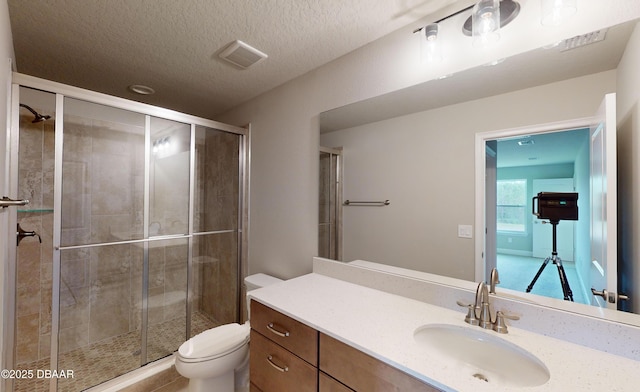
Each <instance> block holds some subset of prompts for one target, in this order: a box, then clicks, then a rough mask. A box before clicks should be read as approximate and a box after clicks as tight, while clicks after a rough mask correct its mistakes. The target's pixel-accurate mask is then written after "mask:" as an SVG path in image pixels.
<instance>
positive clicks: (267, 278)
mask: <svg viewBox="0 0 640 392" xmlns="http://www.w3.org/2000/svg"><path fill="white" fill-rule="evenodd" d="M278 282H282V279H278V278H276V277H273V276H271V275H267V274H254V275H249V276H247V277H246V278H244V285H245V286H246V288H247V293H248V292H249V291H251V290H255V289H259V288H261V287H266V286H270V285H272V284H275V283H278ZM246 301H247V313H248V315H249V317H250V314H251V310H250V307H251V301H250V300H249V296H247V297H246Z"/></svg>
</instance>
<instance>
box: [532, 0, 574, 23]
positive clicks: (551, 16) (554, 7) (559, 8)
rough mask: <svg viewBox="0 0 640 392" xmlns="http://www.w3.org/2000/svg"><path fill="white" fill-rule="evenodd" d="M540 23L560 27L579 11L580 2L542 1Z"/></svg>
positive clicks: (562, 0)
mask: <svg viewBox="0 0 640 392" xmlns="http://www.w3.org/2000/svg"><path fill="white" fill-rule="evenodd" d="M540 6H541V16H540V23H542V24H543V25H545V26H559V25H560V24H562V23H563V22H564V21H566V20H567V19H568V18H569V17H571V16H573V15H574V14H575V13H576V11H577V10H578V0H540Z"/></svg>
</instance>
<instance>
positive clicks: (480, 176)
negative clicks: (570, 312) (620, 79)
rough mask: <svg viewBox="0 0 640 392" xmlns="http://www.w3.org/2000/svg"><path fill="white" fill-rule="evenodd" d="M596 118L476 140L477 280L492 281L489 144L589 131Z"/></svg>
mask: <svg viewBox="0 0 640 392" xmlns="http://www.w3.org/2000/svg"><path fill="white" fill-rule="evenodd" d="M594 119H595V117H593V116H591V117H582V118H576V119H571V120H562V121H556V122H550V123H542V124H534V125H526V126H523V127H517V128H507V129H501V130H497V131H488V132H479V133H476V137H475V173H476V175H475V244H474V247H475V248H474V252H475V256H474V261H475V280H476V282H481V281H482V282H484V281H486V280H487V278H488V277H489V272H488V271H487V268H486V266H485V262H484V261H485V257H484V255H485V253H486V246H485V244H486V240H485V235H486V234H485V231H486V230H485V228H486V225H487V221H486V216H485V192H486V189H485V176H486V170H485V159H486V150H485V145H486V142H487V141H490V140H496V139H505V138H510V137H520V136H523V135H532V134H542V133H553V132H558V131H560V130H568V129H577V128H589V127H590V126H591V124H593V122H594Z"/></svg>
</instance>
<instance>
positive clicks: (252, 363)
mask: <svg viewBox="0 0 640 392" xmlns="http://www.w3.org/2000/svg"><path fill="white" fill-rule="evenodd" d="M252 309H253V305H252ZM250 345H251V355H250V356H249V369H250V370H249V371H250V379H251V383H252V384H254V385H255V386H256V387H258V388H259V389H260V390H261V391H264V392H283V391H296V392H307V391H308V392H315V391H317V390H318V369H317V368H315V367H313V366H311V365H310V364H308V363H307V362H305V361H303V360H302V359H300V358H298V357H297V356H295V355H293V354H292V353H291V352H289V351H288V350H285V349H284V348H282V347H280V346H279V345H278V344H276V343H274V342H272V341H271V340H269V339H267V338H265V337H264V336H262V335H261V334H259V333H258V332H256V331H254V330H251V343H250Z"/></svg>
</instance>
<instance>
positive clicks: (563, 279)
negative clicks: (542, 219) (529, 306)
mask: <svg viewBox="0 0 640 392" xmlns="http://www.w3.org/2000/svg"><path fill="white" fill-rule="evenodd" d="M549 223H551V226H552V228H553V230H552V231H553V250H552V252H551V256H550V257H547V258H546V259H544V261H543V262H542V265H541V266H540V269H539V270H538V272H537V273H536V276H535V277H534V278H533V280H532V281H531V283H530V284H529V286H528V287H527V293H529V292H531V290H532V289H533V285H534V284H536V281H537V280H538V278H539V277H540V274H541V273H542V271H544V268H545V267H546V266H547V264H549V261H553V264H555V265H556V266H557V267H558V276H559V277H560V285H561V286H562V293H563V294H564V300H565V301H573V292H572V291H571V287H569V281H568V280H567V274H565V272H564V267H563V266H562V259H560V257H558V251H557V246H556V245H557V244H556V243H557V241H556V239H557V235H556V227H557V226H558V223H560V221H559V220H549Z"/></svg>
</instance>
